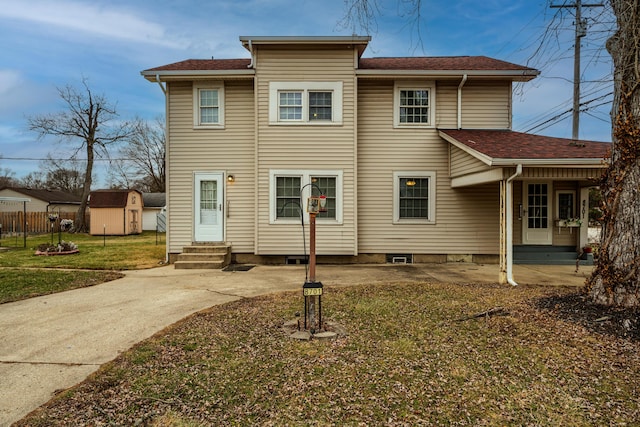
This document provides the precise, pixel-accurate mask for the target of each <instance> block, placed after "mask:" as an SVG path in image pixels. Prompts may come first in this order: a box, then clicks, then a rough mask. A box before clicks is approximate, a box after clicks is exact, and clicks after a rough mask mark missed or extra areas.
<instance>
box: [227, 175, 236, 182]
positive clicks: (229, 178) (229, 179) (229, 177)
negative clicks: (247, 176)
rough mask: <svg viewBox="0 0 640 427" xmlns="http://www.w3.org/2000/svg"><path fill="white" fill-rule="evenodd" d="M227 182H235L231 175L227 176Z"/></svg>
mask: <svg viewBox="0 0 640 427" xmlns="http://www.w3.org/2000/svg"><path fill="white" fill-rule="evenodd" d="M227 182H236V177H235V176H233V175H227Z"/></svg>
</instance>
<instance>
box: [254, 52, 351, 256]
mask: <svg viewBox="0 0 640 427" xmlns="http://www.w3.org/2000/svg"><path fill="white" fill-rule="evenodd" d="M256 64H257V70H256V76H257V81H258V83H257V100H258V101H257V102H258V106H257V108H258V112H257V117H258V136H257V139H258V141H259V142H258V146H257V156H258V162H257V163H258V171H257V173H258V176H257V194H258V201H257V203H258V212H257V227H258V228H257V242H256V253H258V254H260V255H298V254H303V253H304V250H305V249H304V247H303V234H302V233H303V231H302V227H301V225H300V222H299V221H296V222H295V224H283V223H280V224H277V223H274V224H270V222H269V207H270V206H269V197H270V194H271V193H270V189H269V181H270V180H269V178H270V171H272V170H282V169H286V170H294V169H295V170H341V171H342V172H343V188H342V195H343V197H342V200H341V201H342V203H343V222H342V224H328V223H323V222H322V221H320V220H319V221H318V225H317V241H316V251H317V253H318V254H320V255H322V254H331V255H355V253H356V245H355V244H356V238H355V236H356V226H355V217H354V209H355V207H354V198H355V193H354V180H355V177H354V168H355V145H354V140H355V131H354V126H355V124H354V108H355V105H354V91H355V73H354V68H353V64H354V52H353V50H352V49H346V48H345V49H339V48H334V49H332V50H328V49H327V50H324V49H318V50H315V49H312V50H309V51H306V50H302V49H265V48H260V49H259V51H258V52H257V62H256ZM294 81H301V82H302V81H303V82H306V83H308V82H337V81H339V82H342V94H343V98H342V110H343V114H342V116H343V117H342V124H340V125H302V124H301V125H273V124H271V125H270V124H269V83H270V82H294ZM336 101H337V100H336ZM334 102H335V101H334ZM303 184H304V183H303ZM304 232H305V233H306V234H305V240H306V243H307V245H308V243H309V236H308V233H309V229H308V224H307V226H306V227H305V231H304ZM307 250H308V249H307Z"/></svg>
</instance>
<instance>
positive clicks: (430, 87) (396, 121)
mask: <svg viewBox="0 0 640 427" xmlns="http://www.w3.org/2000/svg"><path fill="white" fill-rule="evenodd" d="M401 90H426V91H428V92H429V123H400V91H401ZM435 107H436V84H435V82H434V81H420V82H415V81H406V82H405V81H396V82H395V83H394V85H393V127H394V128H398V129H405V128H435V127H436V125H435V123H436V121H435V119H436V113H435V111H436V108H435Z"/></svg>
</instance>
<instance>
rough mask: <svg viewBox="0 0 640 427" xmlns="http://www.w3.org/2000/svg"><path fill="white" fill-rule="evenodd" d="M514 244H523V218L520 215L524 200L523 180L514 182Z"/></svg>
mask: <svg viewBox="0 0 640 427" xmlns="http://www.w3.org/2000/svg"><path fill="white" fill-rule="evenodd" d="M512 191H513V244H514V245H521V244H522V228H523V225H522V221H523V218H522V217H521V216H520V206H522V204H523V203H524V202H523V199H522V198H523V196H524V194H523V191H524V190H523V185H522V181H514V182H513V187H512Z"/></svg>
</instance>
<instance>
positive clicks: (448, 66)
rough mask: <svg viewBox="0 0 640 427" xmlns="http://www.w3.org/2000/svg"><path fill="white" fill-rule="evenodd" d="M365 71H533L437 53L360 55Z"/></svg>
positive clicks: (244, 63)
mask: <svg viewBox="0 0 640 427" xmlns="http://www.w3.org/2000/svg"><path fill="white" fill-rule="evenodd" d="M250 63H251V60H250V59H187V60H185V61H180V62H174V63H173V64H167V65H162V66H159V67H155V68H150V69H148V70H145V71H144V72H153V71H233V70H246V69H247V67H248V66H249V64H250ZM358 68H359V69H362V70H390V71H393V70H436V71H523V72H524V71H531V72H535V71H536V70H534V69H532V68H529V67H524V66H522V65H517V64H512V63H510V62H505V61H501V60H499V59H493V58H489V57H486V56H438V57H397V58H361V59H360V64H359V67H358Z"/></svg>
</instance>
